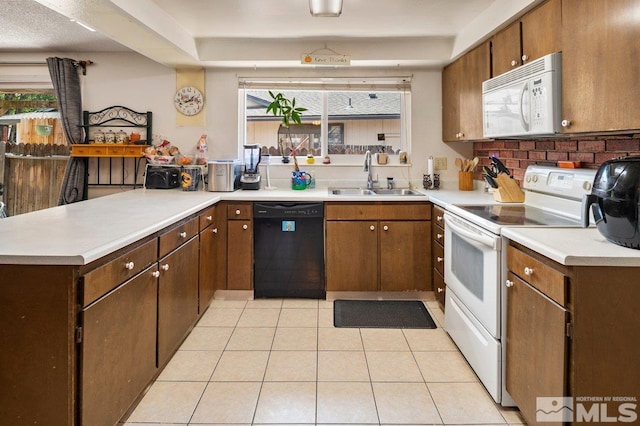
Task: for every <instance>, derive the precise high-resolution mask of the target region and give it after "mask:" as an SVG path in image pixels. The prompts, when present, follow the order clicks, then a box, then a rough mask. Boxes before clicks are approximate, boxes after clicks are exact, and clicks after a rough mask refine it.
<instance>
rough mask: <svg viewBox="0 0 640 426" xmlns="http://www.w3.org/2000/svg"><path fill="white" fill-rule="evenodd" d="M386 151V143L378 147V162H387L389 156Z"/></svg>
mask: <svg viewBox="0 0 640 426" xmlns="http://www.w3.org/2000/svg"><path fill="white" fill-rule="evenodd" d="M385 151H386V147H385V146H384V145H380V147H379V148H378V152H377V153H376V161H377V162H378V164H387V161H388V160H389V156H388V155H387V153H386V152H385Z"/></svg>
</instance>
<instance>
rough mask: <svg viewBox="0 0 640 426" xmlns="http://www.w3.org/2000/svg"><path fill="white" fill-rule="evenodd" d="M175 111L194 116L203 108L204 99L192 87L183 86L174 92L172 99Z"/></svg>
mask: <svg viewBox="0 0 640 426" xmlns="http://www.w3.org/2000/svg"><path fill="white" fill-rule="evenodd" d="M173 104H174V105H175V106H176V109H177V110H178V111H179V112H180V113H182V114H184V115H196V114H197V113H199V112H200V111H201V110H202V107H203V106H204V97H203V96H202V93H200V91H199V90H198V89H196V88H195V87H193V86H185V87H182V88H180V89H178V91H177V92H176V95H175V96H174V98H173Z"/></svg>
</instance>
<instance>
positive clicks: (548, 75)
mask: <svg viewBox="0 0 640 426" xmlns="http://www.w3.org/2000/svg"><path fill="white" fill-rule="evenodd" d="M561 72H562V54H561V53H552V54H550V55H547V56H543V57H542V58H540V59H536V60H535V61H532V62H530V63H528V64H526V65H523V66H521V67H518V68H516V69H513V70H511V71H508V72H506V73H504V74H501V75H499V76H497V77H494V78H491V79H489V80H487V81H485V82H484V83H482V117H483V118H482V124H483V132H482V134H483V136H484V137H485V138H506V137H527V136H546V135H553V134H556V133H560V130H561V122H562V119H561V109H562V96H561V95H562V75H561Z"/></svg>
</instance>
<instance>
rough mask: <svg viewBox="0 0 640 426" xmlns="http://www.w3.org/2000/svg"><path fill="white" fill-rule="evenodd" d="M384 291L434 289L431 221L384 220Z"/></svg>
mask: <svg viewBox="0 0 640 426" xmlns="http://www.w3.org/2000/svg"><path fill="white" fill-rule="evenodd" d="M380 228H381V230H380V290H381V291H406V290H421V291H426V290H432V284H431V223H430V222H427V221H406V222H404V221H403V222H393V221H383V222H380Z"/></svg>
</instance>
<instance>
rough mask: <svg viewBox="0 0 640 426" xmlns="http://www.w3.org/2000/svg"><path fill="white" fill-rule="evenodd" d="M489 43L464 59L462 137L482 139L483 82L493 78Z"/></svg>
mask: <svg viewBox="0 0 640 426" xmlns="http://www.w3.org/2000/svg"><path fill="white" fill-rule="evenodd" d="M490 58H491V56H490V52H489V42H486V43H483V44H481V45H480V46H478V47H476V48H475V49H473V50H472V51H471V52H469V53H467V54H466V55H464V56H463V57H462V61H463V75H462V86H461V93H460V137H459V139H458V140H479V139H482V82H484V81H485V80H488V79H489V77H491V69H490V68H491V63H490Z"/></svg>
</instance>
